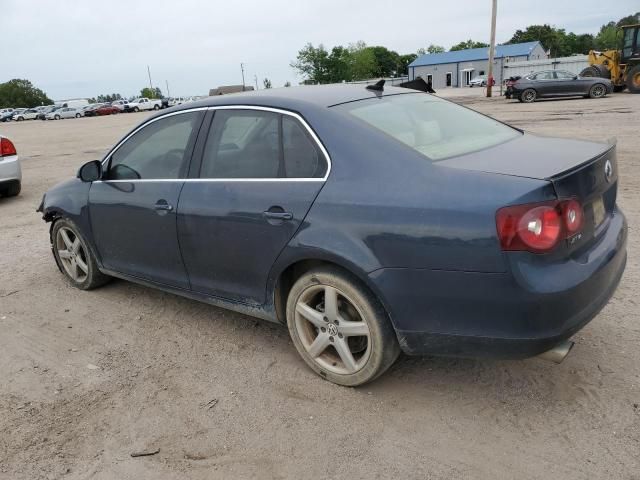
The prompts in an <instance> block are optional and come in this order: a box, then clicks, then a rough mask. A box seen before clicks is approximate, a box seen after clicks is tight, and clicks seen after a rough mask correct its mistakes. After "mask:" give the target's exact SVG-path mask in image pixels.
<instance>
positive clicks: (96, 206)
mask: <svg viewBox="0 0 640 480" xmlns="http://www.w3.org/2000/svg"><path fill="white" fill-rule="evenodd" d="M203 115H204V112H203V110H202V109H198V110H195V111H185V112H176V113H174V114H169V115H165V116H162V117H158V118H154V119H152V120H150V121H149V122H147V123H145V124H144V125H143V126H142V127H140V128H139V129H137V130H136V131H135V132H134V133H133V134H132V135H130V136H129V137H127V138H126V139H125V140H124V141H123V142H122V143H120V144H119V145H118V146H117V147H116V148H115V149H114V150H113V151H112V152H111V153H110V154H109V156H108V157H107V159H106V160H105V162H104V174H103V178H102V181H98V182H94V183H93V184H92V186H91V189H90V191H89V205H90V206H89V214H90V218H91V228H92V232H93V236H94V239H95V244H96V246H97V249H98V253H99V255H100V258H101V260H102V264H103V266H104V267H105V268H106V269H108V270H112V271H114V272H119V273H123V274H126V275H131V276H134V277H138V278H141V279H145V280H150V281H153V282H156V283H160V284H164V285H170V286H174V287H178V288H184V289H188V288H189V281H188V278H187V274H186V271H185V268H184V264H183V262H182V258H181V256H180V249H179V246H178V235H177V229H176V208H177V206H178V197H179V195H180V190H181V188H182V186H183V183H184V178H185V177H186V173H187V171H188V167H189V162H190V159H191V153H192V150H193V144H194V142H195V138H196V136H197V132H198V129H199V127H200V124H201V122H202V117H203Z"/></svg>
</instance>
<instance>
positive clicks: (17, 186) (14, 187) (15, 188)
mask: <svg viewBox="0 0 640 480" xmlns="http://www.w3.org/2000/svg"><path fill="white" fill-rule="evenodd" d="M21 190H22V184H21V183H20V182H13V183H12V184H11V185H9V186H8V187H7V188H5V189H4V191H0V193H1V194H2V195H3V196H5V197H17V196H18V195H20V191H21Z"/></svg>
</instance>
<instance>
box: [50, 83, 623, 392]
mask: <svg viewBox="0 0 640 480" xmlns="http://www.w3.org/2000/svg"><path fill="white" fill-rule="evenodd" d="M381 88H383V89H377V90H376V89H368V88H365V87H363V86H324V87H300V88H286V89H280V90H268V91H262V92H255V93H247V94H238V95H230V96H223V97H216V98H211V99H207V100H204V101H201V102H197V103H190V104H184V105H181V106H179V107H176V108H173V109H170V110H167V111H164V112H162V113H160V114H158V115H155V116H153V117H151V118H148V119H147V120H145V121H144V122H143V123H142V124H140V125H139V126H138V127H137V128H135V129H134V130H133V131H131V132H130V133H129V134H127V135H126V136H125V137H124V138H123V139H122V140H121V141H120V142H118V143H117V144H116V145H115V147H113V149H111V151H110V152H109V153H108V154H107V155H106V156H105V157H104V159H103V160H102V161H94V162H89V163H87V164H86V165H84V166H83V167H82V168H81V169H80V171H79V173H78V178H75V179H72V180H69V181H67V182H65V183H62V184H60V185H57V186H56V187H53V188H52V189H51V190H49V191H48V192H47V193H46V195H45V197H44V198H43V201H42V205H41V206H40V209H39V211H42V213H43V216H44V219H45V220H46V221H47V222H51V243H52V246H53V255H54V258H55V260H56V263H57V265H58V267H59V268H60V270H61V271H62V273H63V274H64V275H65V276H66V278H67V279H68V280H69V281H70V282H71V284H72V285H74V286H76V287H78V288H81V289H85V290H89V289H92V288H95V287H98V286H100V285H102V284H104V283H105V282H106V281H108V280H109V279H110V278H111V277H118V278H122V279H126V280H130V281H133V282H137V283H141V284H144V285H148V286H152V287H154V288H159V289H162V290H165V291H167V292H172V293H176V294H179V295H183V296H186V297H190V298H193V299H196V300H200V301H204V302H207V303H210V304H213V305H218V306H222V307H225V308H229V309H232V310H235V311H238V312H242V313H245V314H248V315H253V316H256V317H260V318H263V319H266V320H271V321H274V322H279V323H282V324H287V325H288V328H289V331H290V333H291V338H292V339H293V342H294V344H295V346H296V348H297V350H298V352H299V353H300V355H301V356H302V358H303V359H304V360H305V361H306V363H307V364H308V365H309V366H310V367H311V368H312V369H313V370H315V371H316V372H317V373H318V374H319V375H321V376H322V377H324V378H326V379H328V380H330V381H332V382H335V383H338V384H341V385H360V384H363V383H365V382H368V381H371V380H373V379H374V378H376V377H377V376H379V375H380V374H382V373H383V372H384V371H385V370H386V369H388V368H389V367H390V366H391V364H392V363H393V362H394V360H395V359H396V358H397V357H398V355H399V353H400V352H401V351H403V352H405V353H407V354H410V355H419V354H429V355H432V354H433V355H452V356H491V357H503V358H524V357H530V356H535V355H540V354H544V355H545V356H546V357H548V358H551V359H555V360H556V361H559V360H561V359H562V358H563V357H564V356H565V355H566V353H567V352H568V350H569V348H570V347H571V345H572V344H571V343H570V342H569V341H568V339H569V337H571V336H572V335H573V334H574V333H576V332H577V331H578V330H580V329H581V328H582V327H584V326H585V325H586V324H587V323H588V322H589V321H590V320H591V319H592V318H594V316H595V315H596V314H597V313H598V312H599V311H600V309H601V308H602V307H603V306H604V305H605V304H606V303H607V301H608V300H609V298H610V297H611V296H612V295H613V292H614V290H615V289H616V286H617V285H618V282H619V280H620V277H621V276H622V273H623V271H624V268H625V263H626V238H627V226H626V221H625V217H624V215H623V214H622V212H621V211H620V210H619V209H618V207H617V205H616V192H617V185H618V170H617V165H616V150H615V146H613V145H609V144H602V143H594V142H586V141H578V140H564V139H556V138H544V137H538V136H535V135H531V134H528V133H524V132H522V131H520V130H517V129H515V128H512V127H510V126H508V125H505V124H503V123H500V122H498V121H496V120H493V119H491V118H489V117H486V116H483V115H480V114H478V113H476V112H473V111H472V110H469V109H466V108H463V107H461V106H458V105H456V104H454V103H451V102H448V101H445V100H442V99H440V98H437V97H435V96H432V95H428V94H424V93H418V92H415V91H412V90H406V89H398V88H384V87H381Z"/></svg>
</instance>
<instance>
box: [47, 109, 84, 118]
mask: <svg viewBox="0 0 640 480" xmlns="http://www.w3.org/2000/svg"><path fill="white" fill-rule="evenodd" d="M74 117H75V118H80V117H84V112H83V111H82V108H72V107H64V108H61V109H59V110H54V111H53V112H50V113H47V115H46V117H45V118H46V119H47V120H60V119H61V118H74Z"/></svg>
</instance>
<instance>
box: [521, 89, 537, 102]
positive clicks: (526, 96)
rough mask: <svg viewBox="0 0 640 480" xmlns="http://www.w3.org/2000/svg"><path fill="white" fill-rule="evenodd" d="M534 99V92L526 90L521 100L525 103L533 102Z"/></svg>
mask: <svg viewBox="0 0 640 480" xmlns="http://www.w3.org/2000/svg"><path fill="white" fill-rule="evenodd" d="M535 99H536V92H534V91H533V90H527V91H526V92H524V94H523V100H524V101H525V102H533V101H534V100H535Z"/></svg>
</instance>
